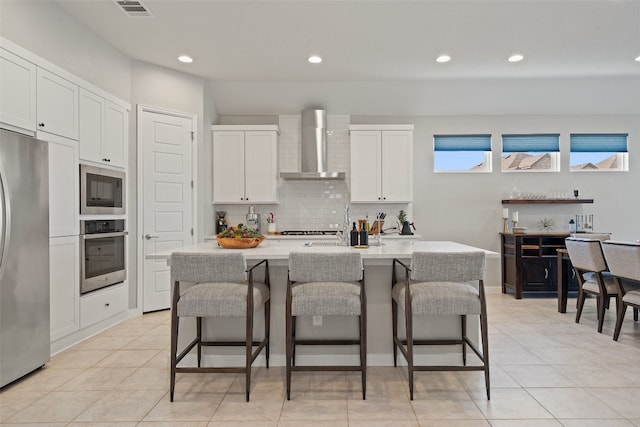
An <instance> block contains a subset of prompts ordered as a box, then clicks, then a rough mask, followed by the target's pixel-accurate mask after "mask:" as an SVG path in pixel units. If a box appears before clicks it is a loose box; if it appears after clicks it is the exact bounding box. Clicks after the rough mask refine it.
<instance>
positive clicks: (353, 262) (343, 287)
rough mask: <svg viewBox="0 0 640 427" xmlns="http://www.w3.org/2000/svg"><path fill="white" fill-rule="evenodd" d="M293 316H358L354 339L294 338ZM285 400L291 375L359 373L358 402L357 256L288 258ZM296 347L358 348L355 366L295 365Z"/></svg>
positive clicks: (363, 327)
mask: <svg viewBox="0 0 640 427" xmlns="http://www.w3.org/2000/svg"><path fill="white" fill-rule="evenodd" d="M297 316H358V318H359V333H358V335H359V336H358V339H357V340H353V339H299V338H296V318H297ZM286 334H287V336H286V359H287V360H286V365H287V368H286V375H287V400H291V372H292V371H360V372H361V373H362V399H365V397H366V390H367V299H366V294H365V286H364V273H363V267H362V257H361V256H360V253H357V252H356V253H311V252H304V253H303V252H292V253H290V254H289V277H288V280H287V301H286ZM296 345H359V346H360V365H359V366H356V365H354V366H338V365H334V366H326V365H323V366H299V365H296V363H295V362H296V360H295V357H296V356H295V352H296Z"/></svg>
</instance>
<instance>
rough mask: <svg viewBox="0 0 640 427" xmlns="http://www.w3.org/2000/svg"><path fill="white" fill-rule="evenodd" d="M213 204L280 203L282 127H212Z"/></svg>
mask: <svg viewBox="0 0 640 427" xmlns="http://www.w3.org/2000/svg"><path fill="white" fill-rule="evenodd" d="M211 128H212V130H213V202H214V203H247V204H252V203H277V188H278V126H276V125H264V126H224V125H218V126H212V127H211Z"/></svg>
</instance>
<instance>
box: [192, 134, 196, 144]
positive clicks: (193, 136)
mask: <svg viewBox="0 0 640 427" xmlns="http://www.w3.org/2000/svg"><path fill="white" fill-rule="evenodd" d="M195 135H196V133H195V132H193V131H191V142H193V140H194V138H195Z"/></svg>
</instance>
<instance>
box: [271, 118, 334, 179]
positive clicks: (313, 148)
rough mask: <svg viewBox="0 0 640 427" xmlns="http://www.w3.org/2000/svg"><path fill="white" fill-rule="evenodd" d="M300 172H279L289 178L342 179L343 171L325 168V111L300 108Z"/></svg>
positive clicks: (281, 175)
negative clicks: (332, 170)
mask: <svg viewBox="0 0 640 427" xmlns="http://www.w3.org/2000/svg"><path fill="white" fill-rule="evenodd" d="M300 139H301V145H300V172H281V173H280V177H281V178H282V179H289V180H327V179H334V180H339V179H342V180H344V175H345V173H344V172H330V171H328V170H327V112H326V111H325V110H302V116H301V119H300Z"/></svg>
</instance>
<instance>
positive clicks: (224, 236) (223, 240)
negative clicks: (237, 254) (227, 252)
mask: <svg viewBox="0 0 640 427" xmlns="http://www.w3.org/2000/svg"><path fill="white" fill-rule="evenodd" d="M216 240H218V245H220V246H221V247H223V248H225V249H248V248H255V247H256V246H258V245H259V244H260V243H262V241H263V240H264V236H263V235H262V234H260V232H258V230H256V229H253V228H249V227H247V226H246V225H244V224H238V225H237V226H236V227H229V228H227V229H226V230H224V231H223V232H221V233H219V234H218V235H217V236H216Z"/></svg>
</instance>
